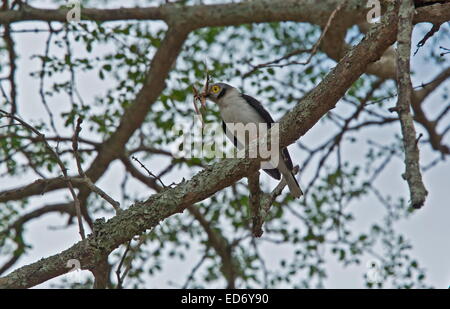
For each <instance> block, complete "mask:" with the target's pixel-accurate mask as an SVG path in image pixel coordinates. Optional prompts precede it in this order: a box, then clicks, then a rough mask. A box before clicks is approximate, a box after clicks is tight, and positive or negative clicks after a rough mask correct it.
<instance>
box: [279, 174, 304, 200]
mask: <svg viewBox="0 0 450 309" xmlns="http://www.w3.org/2000/svg"><path fill="white" fill-rule="evenodd" d="M283 178H284V179H285V181H286V183H287V185H288V188H289V191H291V194H292V196H293V197H295V198H300V196H302V195H303V191H302V189H300V185H299V184H298V181H297V179H295V176H294V174H293V173H292V172H289V173H283Z"/></svg>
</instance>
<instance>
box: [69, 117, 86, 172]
mask: <svg viewBox="0 0 450 309" xmlns="http://www.w3.org/2000/svg"><path fill="white" fill-rule="evenodd" d="M82 123H83V118H82V117H79V118H78V120H77V125H76V127H75V132H74V133H73V136H72V149H73V154H74V157H75V161H76V162H77V168H78V174H80V176H81V177H86V174H85V173H84V171H83V168H82V166H81V158H80V154H79V153H78V138H79V137H80V131H81V124H82Z"/></svg>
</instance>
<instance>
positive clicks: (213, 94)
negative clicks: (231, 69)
mask: <svg viewBox="0 0 450 309" xmlns="http://www.w3.org/2000/svg"><path fill="white" fill-rule="evenodd" d="M233 89H234V87H233V86H230V85H228V84H225V83H215V84H212V85H210V86H209V87H208V91H207V93H206V97H207V98H208V99H210V100H211V101H213V102H214V103H218V102H219V100H220V99H221V98H223V97H224V96H225V95H226V94H227V93H228V92H230V91H231V90H233Z"/></svg>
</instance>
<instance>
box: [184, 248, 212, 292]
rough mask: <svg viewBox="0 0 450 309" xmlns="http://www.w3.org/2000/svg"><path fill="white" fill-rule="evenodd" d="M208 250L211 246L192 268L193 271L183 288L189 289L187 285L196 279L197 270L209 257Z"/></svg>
mask: <svg viewBox="0 0 450 309" xmlns="http://www.w3.org/2000/svg"><path fill="white" fill-rule="evenodd" d="M208 251H209V246H208V247H207V248H206V250H205V254H204V255H203V256H202V258H201V259H200V261H198V263H197V264H196V265H195V266H194V268H192V270H191V273H190V274H189V276H188V277H187V279H186V282H185V283H184V285H183V287H182V289H187V287H188V285H189V283H190V282H191V280H192V279H194V275H195V273H196V272H197V270H198V269H199V268H200V267H201V266H202V264H203V263H204V262H205V261H206V259H207V258H208Z"/></svg>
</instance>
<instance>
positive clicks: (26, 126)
mask: <svg viewBox="0 0 450 309" xmlns="http://www.w3.org/2000/svg"><path fill="white" fill-rule="evenodd" d="M0 113H2V114H3V115H4V116H5V117H8V118H10V119H13V120H15V121H17V122H19V123H20V124H21V125H22V126H24V127H25V128H27V129H28V130H30V131H32V132H33V133H34V134H36V135H37V136H38V137H39V138H38V140H39V141H41V142H43V143H44V145H45V148H46V149H47V151H48V152H49V153H50V154H52V155H53V156H54V157H55V159H56V163H57V164H58V166H59V168H60V169H61V171H62V173H63V176H64V180H65V181H66V182H67V186H68V188H69V191H70V194H71V195H72V198H73V200H74V203H75V209H76V212H77V219H78V227H79V232H80V235H81V239H83V240H84V239H85V238H86V236H85V233H84V228H83V222H82V219H81V207H80V201H79V200H78V197H77V195H76V193H75V190H74V188H73V185H72V182H71V181H70V178H69V177H68V176H67V169H66V167H65V166H64V163H63V162H62V161H61V158H60V157H59V155H58V153H57V152H56V151H55V150H53V148H52V147H51V146H50V145H49V143H48V141H47V139H46V138H45V135H44V134H42V133H41V132H39V130H37V129H36V128H35V127H33V126H32V125H30V124H28V123H27V122H25V121H24V120H22V119H20V118H19V117H17V116H15V115H13V114H11V113H8V112H6V111H4V110H0Z"/></svg>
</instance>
